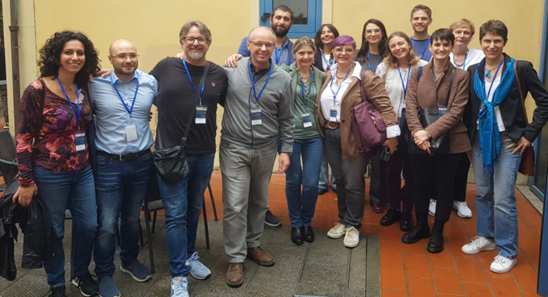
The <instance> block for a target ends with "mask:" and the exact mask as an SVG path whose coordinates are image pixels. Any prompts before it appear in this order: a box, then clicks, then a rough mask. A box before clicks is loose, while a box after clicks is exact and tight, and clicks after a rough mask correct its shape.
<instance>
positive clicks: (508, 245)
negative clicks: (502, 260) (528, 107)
mask: <svg viewBox="0 0 548 297" xmlns="http://www.w3.org/2000/svg"><path fill="white" fill-rule="evenodd" d="M476 134H477V133H476ZM505 139H509V137H508V135H506V134H505V133H504V132H503V133H501V141H503V140H505ZM510 144H511V142H502V145H501V147H500V155H499V163H498V164H496V165H495V169H494V172H493V173H492V174H491V173H489V172H485V171H484V170H483V159H482V153H481V152H480V148H479V140H478V137H477V136H476V138H475V139H474V144H473V153H472V167H473V169H474V176H475V178H476V189H477V194H476V210H477V212H478V216H477V219H476V230H477V233H478V236H483V237H487V238H494V239H495V244H496V245H497V248H499V249H500V251H499V255H501V256H503V257H506V258H510V259H515V258H516V257H517V254H518V213H517V209H516V196H515V195H514V187H515V186H516V178H517V172H518V169H519V164H520V162H521V156H520V155H519V154H512V149H505V147H506V146H508V145H510Z"/></svg>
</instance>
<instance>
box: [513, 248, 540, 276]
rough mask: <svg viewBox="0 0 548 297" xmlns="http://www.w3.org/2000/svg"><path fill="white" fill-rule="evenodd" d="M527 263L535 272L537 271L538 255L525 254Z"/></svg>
mask: <svg viewBox="0 0 548 297" xmlns="http://www.w3.org/2000/svg"><path fill="white" fill-rule="evenodd" d="M524 254H525V256H526V257H527V259H528V260H529V262H530V263H531V264H532V265H533V267H534V268H535V270H536V271H538V264H539V253H535V252H525V253H524ZM519 261H521V259H520V258H519V257H518V262H519Z"/></svg>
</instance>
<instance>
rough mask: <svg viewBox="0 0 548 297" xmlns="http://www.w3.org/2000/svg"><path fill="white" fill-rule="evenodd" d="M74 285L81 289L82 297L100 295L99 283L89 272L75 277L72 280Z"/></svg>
mask: <svg viewBox="0 0 548 297" xmlns="http://www.w3.org/2000/svg"><path fill="white" fill-rule="evenodd" d="M72 284H73V285H75V286H76V287H77V288H79V289H80V294H82V296H86V297H89V296H95V295H97V294H99V286H98V285H97V281H95V280H94V279H93V277H92V276H91V274H89V272H86V273H84V274H82V275H77V276H74V277H73V278H72Z"/></svg>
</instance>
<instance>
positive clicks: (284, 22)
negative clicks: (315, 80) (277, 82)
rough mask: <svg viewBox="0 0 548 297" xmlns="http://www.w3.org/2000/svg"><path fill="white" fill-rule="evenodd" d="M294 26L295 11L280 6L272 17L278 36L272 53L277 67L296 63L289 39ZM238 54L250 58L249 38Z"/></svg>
mask: <svg viewBox="0 0 548 297" xmlns="http://www.w3.org/2000/svg"><path fill="white" fill-rule="evenodd" d="M291 25H293V11H292V10H291V8H289V7H287V6H285V5H280V6H278V7H276V8H275V9H274V14H273V15H272V16H271V17H270V26H271V27H272V30H274V33H275V34H276V46H275V48H274V51H272V61H273V62H274V63H275V64H276V65H278V66H279V65H282V64H285V65H287V66H289V65H291V63H293V62H294V61H295V59H294V58H293V54H292V53H291V51H292V50H293V42H292V41H291V40H289V38H287V33H288V32H289V29H291ZM238 54H240V55H242V56H243V57H249V56H250V55H251V53H250V52H249V49H248V48H247V37H244V39H243V40H242V43H241V44H240V48H239V49H238Z"/></svg>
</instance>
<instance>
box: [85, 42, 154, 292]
mask: <svg viewBox="0 0 548 297" xmlns="http://www.w3.org/2000/svg"><path fill="white" fill-rule="evenodd" d="M108 59H109V61H110V63H111V64H112V66H113V68H114V72H113V73H112V74H111V75H109V76H107V77H98V78H95V79H93V80H92V81H91V83H90V85H89V90H90V99H91V103H92V107H93V109H94V117H95V127H96V135H95V146H96V150H97V156H96V166H95V173H96V179H95V185H96V190H97V212H98V215H97V217H98V220H99V228H98V232H97V239H96V243H95V249H94V260H95V265H96V267H95V273H96V274H97V276H98V277H99V293H100V294H101V296H103V297H115V296H120V291H119V290H118V288H117V287H116V284H115V283H114V281H113V280H112V276H113V275H114V271H115V267H114V252H115V250H116V239H115V230H116V228H117V227H118V218H119V217H121V219H122V223H121V230H120V259H121V262H122V265H121V267H120V269H121V270H122V272H125V273H129V274H130V275H131V277H132V278H133V279H134V280H136V281H138V282H145V281H147V280H149V279H150V278H151V277H152V274H151V273H150V270H149V269H148V268H146V267H145V266H144V265H143V264H141V263H140V262H139V261H138V260H137V256H138V254H139V232H140V231H139V226H140V223H139V216H140V210H141V202H142V201H143V199H144V198H145V194H146V191H147V187H148V182H149V179H150V175H151V174H150V173H151V171H150V170H151V165H152V155H151V152H150V147H151V146H152V144H153V138H152V133H151V131H150V127H149V113H150V108H151V106H152V103H153V101H154V100H156V97H157V94H158V82H157V81H156V79H155V78H154V77H153V76H152V75H149V74H146V73H143V72H142V71H140V70H137V66H138V64H139V62H138V55H137V50H136V48H135V46H134V45H133V44H132V43H131V42H129V41H128V40H124V39H120V40H117V41H115V42H113V43H112V44H111V46H110V48H109V56H108Z"/></svg>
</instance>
